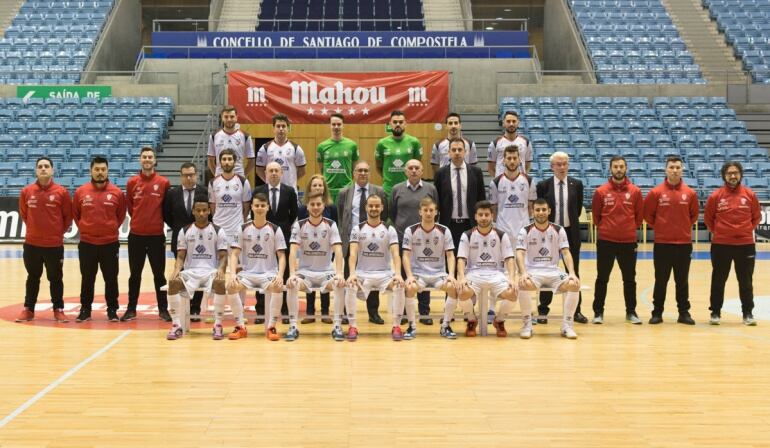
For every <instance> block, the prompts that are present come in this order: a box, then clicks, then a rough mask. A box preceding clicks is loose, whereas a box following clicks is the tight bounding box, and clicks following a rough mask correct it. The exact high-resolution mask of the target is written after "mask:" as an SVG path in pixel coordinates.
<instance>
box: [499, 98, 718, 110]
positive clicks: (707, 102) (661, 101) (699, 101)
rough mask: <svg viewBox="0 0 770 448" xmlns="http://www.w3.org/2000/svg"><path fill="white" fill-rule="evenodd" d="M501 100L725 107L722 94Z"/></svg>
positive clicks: (548, 104) (600, 105)
mask: <svg viewBox="0 0 770 448" xmlns="http://www.w3.org/2000/svg"><path fill="white" fill-rule="evenodd" d="M500 101H501V102H505V103H513V104H518V105H521V106H532V107H534V106H538V107H555V106H559V107H561V106H574V107H598V108H608V107H629V106H630V107H649V106H653V107H676V108H691V107H695V108H705V107H709V108H714V107H716V108H720V109H722V108H726V107H727V98H725V97H723V96H692V97H689V96H656V97H654V98H653V99H652V101H650V100H649V98H647V97H646V96H630V97H629V96H614V97H610V96H596V97H593V96H578V97H574V98H573V97H571V96H538V97H536V96H521V97H516V96H505V97H501V98H500Z"/></svg>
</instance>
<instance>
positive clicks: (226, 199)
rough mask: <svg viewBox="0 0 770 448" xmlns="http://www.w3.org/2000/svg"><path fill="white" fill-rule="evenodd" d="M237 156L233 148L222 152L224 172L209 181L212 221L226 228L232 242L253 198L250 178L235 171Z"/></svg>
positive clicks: (221, 161) (220, 156)
mask: <svg viewBox="0 0 770 448" xmlns="http://www.w3.org/2000/svg"><path fill="white" fill-rule="evenodd" d="M237 157H238V156H237V155H236V154H235V152H234V151H233V150H232V149H225V150H223V151H222V152H220V153H219V165H220V166H221V167H222V174H220V175H219V176H217V177H215V178H213V179H211V181H210V182H209V203H211V215H212V216H213V218H212V221H213V222H214V224H215V225H217V226H219V227H221V228H222V229H224V231H225V234H227V236H228V237H229V238H230V242H233V241H235V240H236V239H238V235H239V234H240V232H241V225H242V224H243V223H244V221H245V220H246V216H247V215H248V212H249V201H250V200H251V187H250V186H249V180H248V179H246V178H245V177H243V176H241V175H240V174H236V173H235V171H234V168H235V160H236V158H237Z"/></svg>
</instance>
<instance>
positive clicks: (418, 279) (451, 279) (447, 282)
mask: <svg viewBox="0 0 770 448" xmlns="http://www.w3.org/2000/svg"><path fill="white" fill-rule="evenodd" d="M419 209H420V222H419V223H417V224H413V225H411V226H409V227H407V228H406V230H404V242H403V244H402V247H403V249H404V253H403V258H402V260H403V264H404V272H406V316H407V318H408V319H409V328H408V329H407V330H406V333H404V339H414V337H415V331H416V330H415V328H416V327H415V325H414V319H415V316H414V314H415V313H414V309H415V307H416V306H417V304H416V302H417V300H416V298H415V296H416V295H417V293H418V292H420V291H423V290H425V289H427V288H435V289H439V290H441V291H444V292H445V293H446V294H447V299H446V303H444V320H443V321H442V322H441V330H439V334H440V335H441V336H442V337H445V338H447V339H455V338H456V337H457V334H456V333H455V332H454V331H452V327H451V326H449V323H450V322H451V320H452V315H453V314H454V311H455V307H456V306H457V283H456V281H455V253H454V248H455V245H454V242H453V241H452V234H451V233H449V229H448V228H446V227H444V226H442V225H441V224H436V201H435V200H433V198H431V197H424V198H423V199H422V200H421V201H420V208H419Z"/></svg>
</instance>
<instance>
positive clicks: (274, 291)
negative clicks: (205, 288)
mask: <svg viewBox="0 0 770 448" xmlns="http://www.w3.org/2000/svg"><path fill="white" fill-rule="evenodd" d="M268 208H270V205H269V202H268V200H267V195H266V194H264V193H257V194H255V195H254V197H252V198H251V212H252V213H253V214H254V220H253V221H251V222H247V223H246V224H243V226H241V234H240V236H239V237H238V240H237V241H233V242H232V244H231V250H230V265H231V266H232V267H231V269H230V273H229V277H228V281H227V290H228V292H229V293H230V294H235V293H240V292H241V291H244V290H247V289H257V290H263V291H264V292H265V294H267V293H271V297H270V302H269V304H270V307H269V310H270V316H269V319H270V320H269V323H268V328H267V331H266V336H267V339H269V340H271V341H277V340H279V339H281V338H280V336H278V331H277V330H276V328H275V325H276V323H277V322H278V318H279V317H280V314H281V303H282V302H283V298H282V294H281V290H282V289H283V271H284V269H285V268H286V253H285V252H286V241H285V240H284V238H283V232H281V228H280V227H278V226H276V225H275V224H272V223H270V222H268V221H267V210H268ZM239 261H240V268H241V269H236V266H238V262H239ZM236 271H237V272H236ZM296 321H297V313H296V309H295V311H294V321H292V322H293V324H292V329H290V330H289V331H288V332H287V333H286V336H285V338H286V340H287V341H293V340H295V339H297V337H298V336H299V332H298V331H297V322H296ZM242 337H246V331H245V329H244V330H243V334H242Z"/></svg>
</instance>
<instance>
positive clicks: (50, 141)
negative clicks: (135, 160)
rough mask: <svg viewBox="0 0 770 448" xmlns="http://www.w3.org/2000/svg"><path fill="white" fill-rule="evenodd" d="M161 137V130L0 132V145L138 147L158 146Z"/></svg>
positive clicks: (13, 146)
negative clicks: (127, 131) (95, 133)
mask: <svg viewBox="0 0 770 448" xmlns="http://www.w3.org/2000/svg"><path fill="white" fill-rule="evenodd" d="M161 139H162V134H161V132H142V133H139V134H128V133H126V132H124V131H122V130H121V131H120V133H117V132H116V133H114V134H104V133H100V134H99V135H96V136H94V135H89V134H82V135H74V134H58V135H51V134H39V135H38V134H23V135H15V134H0V147H11V148H29V147H36V146H43V147H45V146H49V145H54V144H55V145H57V146H59V147H61V148H72V147H76V146H98V147H100V148H112V147H113V146H120V145H126V146H131V147H138V146H141V145H150V146H152V147H158V145H159V144H160V141H161Z"/></svg>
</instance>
